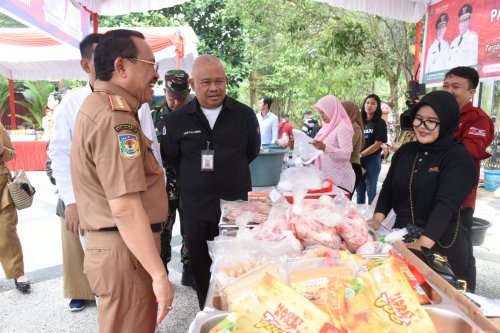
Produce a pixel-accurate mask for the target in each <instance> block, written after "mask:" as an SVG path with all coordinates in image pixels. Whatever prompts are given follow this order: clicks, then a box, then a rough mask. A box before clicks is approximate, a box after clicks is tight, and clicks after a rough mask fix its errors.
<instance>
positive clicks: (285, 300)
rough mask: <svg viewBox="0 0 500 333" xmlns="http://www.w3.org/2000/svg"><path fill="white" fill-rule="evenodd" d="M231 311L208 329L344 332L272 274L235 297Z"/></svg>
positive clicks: (239, 332)
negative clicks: (231, 312)
mask: <svg viewBox="0 0 500 333" xmlns="http://www.w3.org/2000/svg"><path fill="white" fill-rule="evenodd" d="M232 311H233V312H234V313H235V314H234V315H232V316H229V317H228V318H226V319H224V320H223V321H222V322H220V323H219V324H218V325H217V326H216V327H214V328H213V329H212V330H211V331H210V332H211V333H222V332H235V333H243V332H245V333H249V332H255V333H259V332H283V333H293V332H318V333H341V332H343V331H342V330H341V329H339V328H337V327H335V326H334V325H333V324H332V323H331V321H330V318H329V316H328V315H327V314H326V313H324V312H323V311H321V310H319V309H318V308H317V307H316V306H315V305H314V304H312V303H311V302H309V301H308V300H307V299H306V298H304V297H303V296H301V295H299V294H297V293H295V292H294V291H293V290H292V289H290V287H288V286H287V285H285V284H284V283H282V282H281V281H279V280H277V279H275V278H273V277H272V276H271V275H266V276H265V277H264V278H263V279H262V280H261V281H260V282H259V283H258V284H257V285H256V287H255V288H254V289H252V290H250V291H249V292H248V293H247V294H245V295H243V296H241V297H240V298H239V299H237V300H236V301H235V302H234V305H233V307H232Z"/></svg>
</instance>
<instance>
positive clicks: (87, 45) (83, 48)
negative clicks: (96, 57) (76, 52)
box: [80, 33, 103, 60]
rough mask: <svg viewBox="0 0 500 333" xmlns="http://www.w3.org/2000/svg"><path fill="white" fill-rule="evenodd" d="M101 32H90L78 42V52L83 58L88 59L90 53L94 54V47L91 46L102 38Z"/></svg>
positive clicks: (90, 56)
mask: <svg viewBox="0 0 500 333" xmlns="http://www.w3.org/2000/svg"><path fill="white" fill-rule="evenodd" d="M102 36H103V35H102V34H99V33H95V34H90V35H87V37H85V38H84V39H83V40H82V41H81V42H80V54H81V56H82V58H83V59H87V60H90V59H91V58H92V54H94V48H93V47H92V46H93V45H94V44H97V43H99V41H100V40H101V38H102Z"/></svg>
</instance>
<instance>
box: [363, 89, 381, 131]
mask: <svg viewBox="0 0 500 333" xmlns="http://www.w3.org/2000/svg"><path fill="white" fill-rule="evenodd" d="M368 98H373V99H374V100H375V101H377V109H376V110H375V114H374V115H373V118H372V119H371V120H379V119H381V118H382V102H381V101H380V97H378V96H377V95H375V94H370V95H368V96H366V98H365V100H364V101H363V105H362V106H361V118H363V124H366V121H367V119H368V116H367V114H366V110H365V103H366V101H367V100H368Z"/></svg>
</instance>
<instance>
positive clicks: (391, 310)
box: [330, 257, 436, 333]
mask: <svg viewBox="0 0 500 333" xmlns="http://www.w3.org/2000/svg"><path fill="white" fill-rule="evenodd" d="M345 293H346V294H345V307H344V306H343V305H340V306H339V304H337V303H335V302H334V303H332V304H331V305H330V307H331V308H332V311H333V310H334V309H337V308H345V312H344V313H343V314H342V316H341V318H342V323H343V326H344V327H345V328H346V329H348V332H352V333H358V332H359V333H361V332H363V333H365V332H391V333H392V332H394V333H412V332H415V333H416V332H419V333H420V332H428V333H432V332H436V329H435V328H434V325H433V323H432V321H431V319H430V317H429V315H428V314H427V312H426V311H425V310H424V309H423V308H422V307H421V306H420V304H419V301H418V299H417V297H416V296H415V294H414V292H413V290H412V288H411V287H410V285H409V284H408V281H407V280H406V277H405V275H404V274H403V273H402V272H401V271H400V270H399V269H398V267H397V264H396V263H395V259H394V258H392V257H390V258H389V259H388V260H386V262H385V263H384V264H382V265H379V266H377V267H375V268H373V269H371V270H369V271H368V272H366V273H364V274H361V275H360V276H359V277H357V278H355V279H351V280H350V281H348V288H347V289H346V290H345ZM336 301H337V302H338V300H336Z"/></svg>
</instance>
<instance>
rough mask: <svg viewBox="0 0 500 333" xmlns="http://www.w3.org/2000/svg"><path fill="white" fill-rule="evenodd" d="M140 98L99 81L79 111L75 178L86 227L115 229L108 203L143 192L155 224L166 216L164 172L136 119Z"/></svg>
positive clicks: (73, 158) (74, 144) (74, 149)
mask: <svg viewBox="0 0 500 333" xmlns="http://www.w3.org/2000/svg"><path fill="white" fill-rule="evenodd" d="M139 106H140V104H139V101H138V100H137V99H136V98H135V97H133V96H132V95H130V94H129V93H128V92H127V91H125V90H124V89H122V88H120V87H118V86H116V85H114V84H112V83H110V82H103V81H96V84H95V89H94V92H93V93H92V94H90V95H89V96H88V97H87V98H86V99H85V100H84V102H83V104H82V106H81V107H80V111H79V112H78V115H77V118H76V124H75V130H74V134H73V142H72V150H71V178H72V179H73V188H74V191H75V198H76V202H77V205H78V210H79V211H80V212H85V214H82V215H81V217H80V223H81V225H82V226H83V228H84V229H86V230H99V229H102V228H108V227H115V226H116V223H115V221H114V219H113V217H112V214H111V210H110V207H109V203H108V201H109V200H111V199H115V198H118V197H120V196H123V195H125V194H127V193H135V192H139V193H140V195H141V200H142V204H143V206H144V209H145V211H146V213H147V215H148V217H149V222H150V224H155V223H160V222H164V221H165V220H166V219H167V193H166V191H165V180H164V176H163V171H162V169H161V167H160V165H159V164H158V162H157V160H156V158H155V156H154V154H153V149H152V145H151V141H150V140H149V139H148V138H147V137H146V136H145V135H144V133H143V132H142V130H141V127H140V124H139V120H138V118H137V109H138V108H139Z"/></svg>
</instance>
